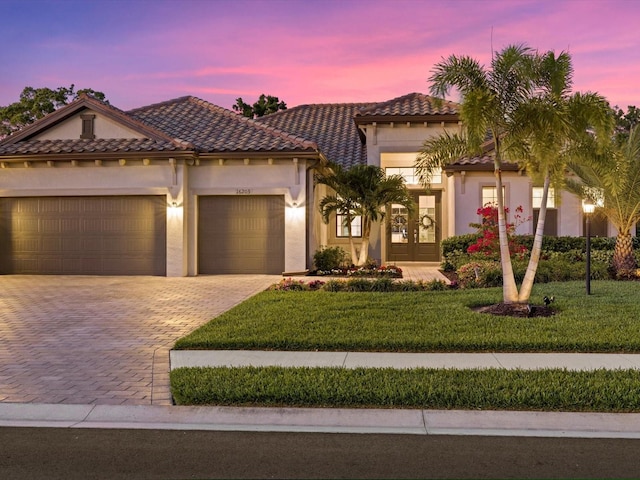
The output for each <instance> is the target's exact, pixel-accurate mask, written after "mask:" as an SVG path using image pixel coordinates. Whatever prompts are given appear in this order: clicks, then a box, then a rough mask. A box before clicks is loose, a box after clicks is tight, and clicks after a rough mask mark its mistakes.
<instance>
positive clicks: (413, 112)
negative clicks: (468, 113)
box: [356, 93, 460, 118]
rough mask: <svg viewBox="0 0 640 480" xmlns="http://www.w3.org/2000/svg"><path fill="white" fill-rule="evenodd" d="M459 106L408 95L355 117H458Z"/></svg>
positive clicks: (418, 95) (370, 108)
mask: <svg viewBox="0 0 640 480" xmlns="http://www.w3.org/2000/svg"><path fill="white" fill-rule="evenodd" d="M459 107H460V106H459V105H458V104H457V103H454V102H449V101H442V102H441V103H438V102H437V100H436V99H435V98H434V97H430V96H429V95H423V94H422V93H409V94H407V95H403V96H401V97H397V98H394V99H392V100H389V101H386V102H381V103H377V104H375V105H372V106H370V107H367V108H363V109H361V110H360V111H359V112H358V113H357V114H356V118H357V117H387V116H388V117H397V116H403V117H405V116H408V117H424V116H432V115H458V113H459Z"/></svg>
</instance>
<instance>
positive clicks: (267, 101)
mask: <svg viewBox="0 0 640 480" xmlns="http://www.w3.org/2000/svg"><path fill="white" fill-rule="evenodd" d="M286 109H287V104H286V103H284V102H283V101H280V99H279V98H278V97H274V96H271V95H265V94H264V93H263V94H262V95H260V98H258V100H257V101H256V102H254V104H253V105H249V104H248V103H245V102H244V100H242V97H238V98H236V104H235V105H233V110H234V111H236V112H238V113H240V114H242V115H243V116H245V117H247V118H256V117H263V116H265V115H269V114H270V113H275V112H277V111H279V110H286Z"/></svg>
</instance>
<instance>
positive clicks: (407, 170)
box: [384, 167, 442, 185]
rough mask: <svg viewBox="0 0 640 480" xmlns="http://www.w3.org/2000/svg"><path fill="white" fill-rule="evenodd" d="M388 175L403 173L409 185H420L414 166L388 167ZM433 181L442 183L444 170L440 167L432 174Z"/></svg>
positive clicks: (386, 170) (386, 171)
mask: <svg viewBox="0 0 640 480" xmlns="http://www.w3.org/2000/svg"><path fill="white" fill-rule="evenodd" d="M384 170H385V173H386V174H387V177H389V176H391V175H401V176H402V178H404V181H405V183H406V184H407V185H418V184H419V183H420V179H419V177H418V175H416V169H415V168H413V167H387V168H385V169H384ZM431 183H442V170H441V169H438V170H437V171H435V172H433V175H432V176H431Z"/></svg>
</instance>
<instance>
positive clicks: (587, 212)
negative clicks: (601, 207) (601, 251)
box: [582, 200, 596, 295]
mask: <svg viewBox="0 0 640 480" xmlns="http://www.w3.org/2000/svg"><path fill="white" fill-rule="evenodd" d="M595 209H596V206H595V205H594V204H593V203H592V202H591V201H590V200H583V202H582V211H583V212H584V216H585V230H586V232H585V235H586V237H587V276H586V282H587V295H591V214H592V213H593V212H594V211H595Z"/></svg>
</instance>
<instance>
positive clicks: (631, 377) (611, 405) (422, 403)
mask: <svg viewBox="0 0 640 480" xmlns="http://www.w3.org/2000/svg"><path fill="white" fill-rule="evenodd" d="M171 384H172V391H173V395H174V398H175V400H176V402H177V403H178V404H182V405H234V406H248V405H261V406H273V407H276V406H278V407H279V406H290V407H328V406H330V407H355V408H365V407H381V408H430V409H483V410H546V411H600V412H638V411H640V396H639V395H638V391H640V372H639V371H637V370H615V371H607V370H596V371H592V372H569V371H565V370H539V371H523V370H515V371H514V370H498V369H486V370H435V369H411V370H393V369H374V368H370V369H363V368H361V369H355V370H349V369H344V368H282V367H263V368H253V367H243V368H180V369H177V370H174V371H173V372H171Z"/></svg>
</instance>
